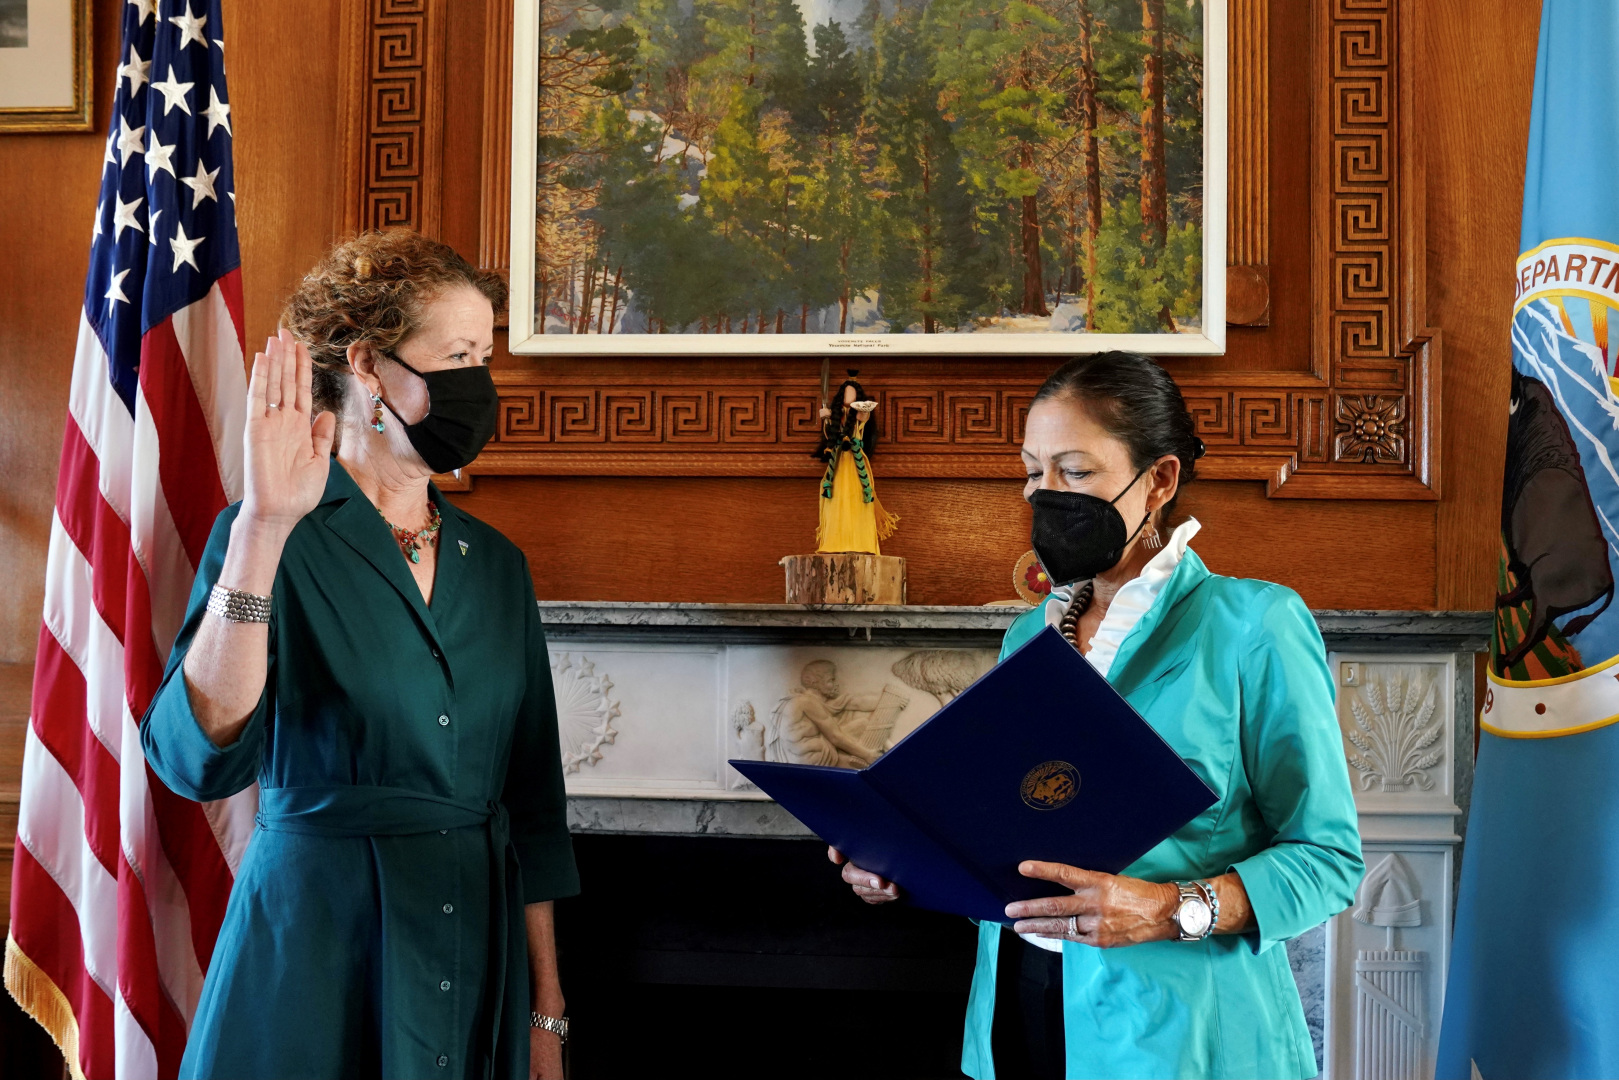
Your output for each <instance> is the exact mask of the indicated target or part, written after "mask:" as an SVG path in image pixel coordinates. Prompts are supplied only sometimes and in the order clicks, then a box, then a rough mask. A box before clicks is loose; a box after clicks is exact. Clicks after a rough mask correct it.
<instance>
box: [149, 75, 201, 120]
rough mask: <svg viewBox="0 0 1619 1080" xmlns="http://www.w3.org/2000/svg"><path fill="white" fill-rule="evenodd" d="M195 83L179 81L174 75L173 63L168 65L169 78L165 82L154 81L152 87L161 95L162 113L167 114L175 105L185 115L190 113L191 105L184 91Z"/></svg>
mask: <svg viewBox="0 0 1619 1080" xmlns="http://www.w3.org/2000/svg"><path fill="white" fill-rule="evenodd" d="M196 85H197V84H196V83H188V82H180V81H179V80H177V79H175V77H174V65H173V64H170V65H169V78H168V81H167V82H154V83H153V84H152V89H153V90H156V91H157V92H158V93H160V94H162V95H163V115H164V116H167V115H169V113H170V112H172V111H173V110H174V107H175V106H176V105H178V106H180V110H181V111H182V112H184V113H185V114H186V115H187V116H190V115H191V105H190V103H189V102H187V101H186V91H187V90H190V89H191V88H192V87H193V86H196Z"/></svg>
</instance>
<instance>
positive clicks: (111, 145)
mask: <svg viewBox="0 0 1619 1080" xmlns="http://www.w3.org/2000/svg"><path fill="white" fill-rule="evenodd" d="M101 162H102V169H101V171H102V172H106V171H107V169H106V167H107V166H108V165H116V164H118V133H117V132H116V131H113V132H108V134H107V152H106V154H105V155H103V157H102V159H101Z"/></svg>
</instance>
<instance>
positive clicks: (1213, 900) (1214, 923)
mask: <svg viewBox="0 0 1619 1080" xmlns="http://www.w3.org/2000/svg"><path fill="white" fill-rule="evenodd" d="M1193 884H1194V885H1196V886H1197V887H1198V888H1200V889H1202V890H1203V898H1204V899H1205V900H1207V901H1208V902H1209V933H1211V934H1212V933H1214V931H1215V928H1216V927H1218V926H1219V925H1220V894H1219V893H1217V892H1215V891H1214V882H1212V881H1210V880H1209V879H1208V878H1199V879H1198V880H1197V881H1195V882H1193Z"/></svg>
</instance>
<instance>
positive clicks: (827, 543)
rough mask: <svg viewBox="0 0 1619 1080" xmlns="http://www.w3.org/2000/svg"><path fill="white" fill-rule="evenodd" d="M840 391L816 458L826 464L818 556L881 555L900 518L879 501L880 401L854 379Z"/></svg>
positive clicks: (827, 414)
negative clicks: (875, 455)
mask: <svg viewBox="0 0 1619 1080" xmlns="http://www.w3.org/2000/svg"><path fill="white" fill-rule="evenodd" d="M857 374H859V372H856V371H851V372H849V378H848V379H846V380H845V381H844V383H843V385H842V386H840V387H838V392H837V395H836V396H835V397H834V398H833V399H832V401H833V403H834V405H835V410H836V411H834V409H830V408H827V407H825V406H822V408H821V445H820V446H819V447H817V448H816V450H815V456H816V457H819V458H821V459H823V460H824V461H825V462H826V474H825V475H824V476H823V477H822V478H821V522H820V526H819V527H818V528H817V529H816V530H815V539H816V542H817V543H816V548H815V550H816V551H822V552H844V551H863V552H866V553H868V554H871V555H881V554H882V550H881V548H880V547H879V546H878V545H879V542H880V541H883V540H887V539H888V538H889V537H890V536H892V535H894V529H895V528H896V527H897V526H898V525H899V518H898V517H897V516H895V515H893V514H890V513H888V512H887V511H886V510H884V509H883V504H882V503H880V502H878V501H877V489H876V486H875V485H876V481H875V480H874V478H873V477H872V474H871V452H872V449H873V447H875V445H876V443H877V422H876V418H875V417H874V416H873V415H872V414H873V412H874V411H875V410H876V408H877V402H876V401H874V400H872V398H871V397H869V396H868V395H867V394H866V391H865V390H864V389H863V388H862V387H861V385H860V384H859V383H858V382H856V381H855V379H854V376H855V375H857Z"/></svg>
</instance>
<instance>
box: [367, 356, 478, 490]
mask: <svg viewBox="0 0 1619 1080" xmlns="http://www.w3.org/2000/svg"><path fill="white" fill-rule="evenodd" d="M382 355H384V356H386V357H387V358H388V359H390V360H392V361H393V362H394V363H396V364H398V365H399V366H400V367H402V368H404V369H405V370H406V371H408V372H410V373H411V374H412V375H414V376H416V377H417V378H418V379H420V380H422V382H424V383H426V384H427V415H426V416H424V417H422V418H421V420H419V421H418V422H416V423H414V424H406V425H405V435H406V436H408V437H409V439H410V445H412V446H414V447H415V448H416V452H417V453H418V454H420V455H421V456H422V460H423V461H425V462H427V467H428V468H429V469H432V470H433V471H434V472H436V473H447V472H454V471H455V470H456V469H459V468H461V467H462V466H464V465H468V464H471V462H472V459H473V458H475V457H477V456H478V451H480V450H482V449H483V447H484V444H485V443H487V442H488V441H489V440H490V438H492V437H493V436H494V434H495V423H496V421H497V419H498V418H499V415H500V397H499V395H498V394H496V393H495V380H494V378H493V377H492V376H491V375H490V374H489V367H488V365H486V364H478V365H475V366H473V367H456V368H446V369H445V370H443V371H417V370H416V369H415V368H413V367H411V366H410V365H409V364H407V363H405V362H404V361H403V360H401V359H399V357H397V356H395V355H393V354H392V353H383V354H382ZM390 408H391V406H390ZM394 415H396V416H397V415H398V414H397V413H395V414H394Z"/></svg>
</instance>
